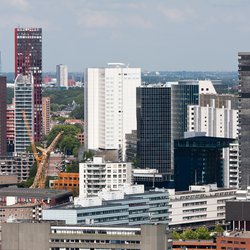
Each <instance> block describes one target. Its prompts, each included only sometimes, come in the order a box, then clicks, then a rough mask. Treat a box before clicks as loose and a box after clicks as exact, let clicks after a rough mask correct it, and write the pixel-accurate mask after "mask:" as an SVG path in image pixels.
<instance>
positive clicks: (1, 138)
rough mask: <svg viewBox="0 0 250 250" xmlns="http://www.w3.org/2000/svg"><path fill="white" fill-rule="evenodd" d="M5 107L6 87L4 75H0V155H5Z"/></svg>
mask: <svg viewBox="0 0 250 250" xmlns="http://www.w3.org/2000/svg"><path fill="white" fill-rule="evenodd" d="M6 109H7V87H6V77H5V76H0V156H1V155H6V153H7V152H6V151H7V143H6Z"/></svg>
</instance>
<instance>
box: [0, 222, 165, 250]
mask: <svg viewBox="0 0 250 250" xmlns="http://www.w3.org/2000/svg"><path fill="white" fill-rule="evenodd" d="M32 239H35V240H32ZM168 244H169V243H168V236H167V232H166V228H165V226H164V225H141V226H138V227H126V226H122V227H107V226H106V227H86V226H70V225H68V226H65V225H53V224H50V223H4V224H3V225H2V249H3V250H7V249H12V250H19V249H36V250H48V249H51V250H65V249H75V250H80V249H110V250H116V249H123V250H125V249H128V250H129V249H130V250H131V249H136V250H163V249H170V246H168Z"/></svg>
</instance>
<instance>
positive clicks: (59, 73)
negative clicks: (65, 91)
mask: <svg viewBox="0 0 250 250" xmlns="http://www.w3.org/2000/svg"><path fill="white" fill-rule="evenodd" d="M56 82H57V86H59V87H66V88H68V67H67V65H63V64H59V65H56Z"/></svg>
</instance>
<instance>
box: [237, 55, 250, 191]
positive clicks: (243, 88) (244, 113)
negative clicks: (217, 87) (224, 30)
mask: <svg viewBox="0 0 250 250" xmlns="http://www.w3.org/2000/svg"><path fill="white" fill-rule="evenodd" d="M238 55H239V125H240V131H239V156H240V158H239V161H240V171H241V187H242V188H244V189H245V188H246V187H247V186H249V184H250V52H240V53H239V54H238Z"/></svg>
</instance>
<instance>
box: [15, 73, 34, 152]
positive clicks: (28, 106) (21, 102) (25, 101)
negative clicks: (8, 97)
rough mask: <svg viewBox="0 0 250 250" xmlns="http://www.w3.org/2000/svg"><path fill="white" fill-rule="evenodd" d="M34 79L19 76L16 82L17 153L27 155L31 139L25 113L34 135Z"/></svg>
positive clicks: (30, 76) (28, 76) (27, 76)
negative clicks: (24, 117)
mask: <svg viewBox="0 0 250 250" xmlns="http://www.w3.org/2000/svg"><path fill="white" fill-rule="evenodd" d="M33 92H34V88H33V77H32V75H30V74H29V75H22V74H19V75H18V76H17V77H16V80H15V90H14V96H15V153H25V152H26V150H27V147H29V146H30V138H29V134H28V131H27V129H26V126H25V122H24V119H23V112H25V114H26V117H27V122H28V125H29V128H30V131H31V136H33V135H34V130H33V128H34V126H33V125H34V105H33Z"/></svg>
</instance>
